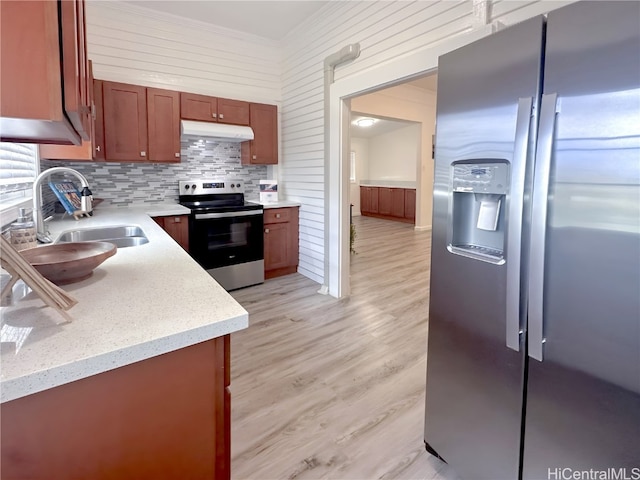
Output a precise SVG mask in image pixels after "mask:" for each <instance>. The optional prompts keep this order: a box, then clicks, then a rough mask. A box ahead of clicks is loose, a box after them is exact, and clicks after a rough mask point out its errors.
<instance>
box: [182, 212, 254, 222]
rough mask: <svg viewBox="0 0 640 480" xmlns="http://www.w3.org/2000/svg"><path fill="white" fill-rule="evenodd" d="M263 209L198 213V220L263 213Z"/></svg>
mask: <svg viewBox="0 0 640 480" xmlns="http://www.w3.org/2000/svg"><path fill="white" fill-rule="evenodd" d="M262 213H263V211H262V210H246V211H241V212H216V213H196V216H195V217H196V220H208V219H210V218H228V217H248V216H251V215H262Z"/></svg>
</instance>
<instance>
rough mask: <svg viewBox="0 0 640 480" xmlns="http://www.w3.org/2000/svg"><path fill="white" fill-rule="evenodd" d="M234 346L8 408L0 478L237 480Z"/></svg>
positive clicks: (220, 341) (136, 367)
mask: <svg viewBox="0 0 640 480" xmlns="http://www.w3.org/2000/svg"><path fill="white" fill-rule="evenodd" d="M229 338H230V337H229V335H224V336H221V337H218V338H214V339H212V340H208V341H205V342H202V343H198V344H196V345H193V346H190V347H186V348H182V349H180V350H176V351H174V352H169V353H166V354H163V355H159V356H156V357H152V358H149V359H147V360H144V361H140V362H137V363H133V364H130V365H127V366H124V367H120V368H117V369H114V370H111V371H107V372H104V373H101V374H99V375H94V376H91V377H88V378H85V379H82V380H78V381H75V382H72V383H68V384H65V385H61V386H59V387H56V388H52V389H49V390H45V391H42V392H39V393H35V394H32V395H27V396H25V397H22V398H19V399H16V400H13V401H9V402H5V403H3V404H2V464H1V472H0V476H1V477H2V478H3V479H5V480H11V479H18V478H20V479H23V478H30V479H51V478H55V479H58V480H62V479H71V478H74V479H76V478H91V479H92V480H102V479H104V480H106V479H119V480H124V479H140V478H215V479H229V478H230V470H229V465H230V424H229V422H230V392H229V380H230V376H229Z"/></svg>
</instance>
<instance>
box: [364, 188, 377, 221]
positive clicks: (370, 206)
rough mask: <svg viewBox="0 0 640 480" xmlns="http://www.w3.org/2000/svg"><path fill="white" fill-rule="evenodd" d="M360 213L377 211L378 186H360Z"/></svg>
mask: <svg viewBox="0 0 640 480" xmlns="http://www.w3.org/2000/svg"><path fill="white" fill-rule="evenodd" d="M360 213H362V215H365V214H371V213H378V187H360Z"/></svg>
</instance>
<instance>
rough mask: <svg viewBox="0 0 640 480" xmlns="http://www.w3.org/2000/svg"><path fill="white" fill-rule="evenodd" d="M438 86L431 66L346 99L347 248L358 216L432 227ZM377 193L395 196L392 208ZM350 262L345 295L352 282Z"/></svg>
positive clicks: (344, 290)
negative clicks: (429, 69)
mask: <svg viewBox="0 0 640 480" xmlns="http://www.w3.org/2000/svg"><path fill="white" fill-rule="evenodd" d="M436 87H437V74H436V73H435V72H434V71H432V72H430V73H428V74H426V75H424V76H421V77H419V78H416V79H412V80H410V81H404V82H401V83H398V84H396V85H392V86H389V87H386V88H382V89H378V90H376V91H373V92H367V93H364V94H361V95H357V96H354V97H352V98H350V99H349V101H348V102H345V107H346V109H347V110H348V113H349V114H348V115H347V114H345V115H343V118H345V119H348V122H347V123H348V126H344V127H343V128H345V129H346V128H348V135H345V136H343V137H342V138H343V145H342V152H343V155H345V152H348V156H346V155H345V156H344V157H343V158H344V160H345V164H347V165H345V166H346V167H347V168H348V175H345V176H343V181H344V182H348V188H347V189H344V188H343V189H342V191H345V190H347V192H348V194H347V195H345V196H344V197H343V202H345V203H346V204H348V208H349V219H348V221H349V237H348V238H345V239H344V240H347V241H349V250H351V247H352V244H351V242H350V240H351V238H352V236H353V233H352V231H351V230H352V229H353V226H352V225H351V224H352V221H351V219H352V217H353V216H354V215H355V216H359V215H366V216H374V217H379V218H387V219H389V220H396V221H402V222H410V223H413V224H414V228H415V229H416V230H430V229H431V210H432V208H431V204H432V195H433V140H434V138H435V113H436ZM379 194H380V197H382V194H385V195H392V196H393V197H392V198H393V200H392V203H391V208H390V210H389V208H388V207H387V208H386V209H385V207H383V204H384V203H385V202H384V201H382V202H379V200H378V199H379ZM361 198H362V200H363V203H362V204H361V201H360V200H361ZM371 199H374V200H375V201H371ZM396 199H399V200H396ZM372 207H373V208H372ZM378 207H380V208H378ZM343 208H344V206H343ZM387 210H389V211H387ZM355 237H356V238H357V232H356V235H355ZM342 248H344V247H342ZM346 263H347V264H346V265H343V268H345V269H348V271H347V272H346V275H344V277H343V278H346V279H347V281H348V284H347V285H343V292H344V294H345V295H346V294H347V292H350V284H351V280H350V275H349V272H350V265H349V262H346ZM343 273H345V272H343Z"/></svg>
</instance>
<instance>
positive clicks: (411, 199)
mask: <svg viewBox="0 0 640 480" xmlns="http://www.w3.org/2000/svg"><path fill="white" fill-rule="evenodd" d="M404 218H407V219H409V220H414V221H415V219H416V191H415V190H414V189H410V188H407V189H405V191H404Z"/></svg>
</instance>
